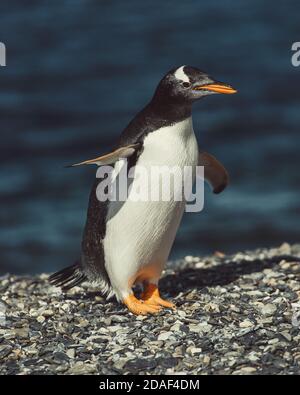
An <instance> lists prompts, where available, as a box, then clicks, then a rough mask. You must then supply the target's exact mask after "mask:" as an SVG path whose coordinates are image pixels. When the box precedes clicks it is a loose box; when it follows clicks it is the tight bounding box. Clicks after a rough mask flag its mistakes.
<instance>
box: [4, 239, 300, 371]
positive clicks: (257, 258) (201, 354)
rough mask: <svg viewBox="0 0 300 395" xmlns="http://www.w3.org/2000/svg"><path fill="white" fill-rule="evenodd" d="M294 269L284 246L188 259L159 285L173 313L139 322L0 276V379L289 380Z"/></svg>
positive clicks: (292, 249) (43, 281) (294, 359)
mask: <svg viewBox="0 0 300 395" xmlns="http://www.w3.org/2000/svg"><path fill="white" fill-rule="evenodd" d="M299 262H300V245H294V246H290V245H288V244H283V245H282V246H281V247H279V248H274V249H269V250H265V249H264V250H257V251H251V252H246V253H237V254H236V255H233V256H224V255H223V254H222V253H216V254H215V255H214V256H211V257H190V256H188V257H186V258H185V259H184V260H181V261H176V262H172V263H170V264H169V265H168V267H167V269H166V271H165V273H164V277H163V278H162V280H161V285H160V286H161V291H162V294H163V295H164V296H165V297H168V298H170V299H172V300H173V301H174V302H175V303H176V305H177V310H176V311H175V312H172V311H170V310H164V311H163V312H162V313H159V314H158V315H156V316H147V317H141V316H140V317H136V316H134V315H132V314H131V313H129V312H128V311H126V310H125V308H124V307H123V306H121V305H119V304H117V303H115V302H114V301H110V302H106V301H105V300H104V299H103V298H102V297H101V295H99V293H97V290H96V289H94V288H91V287H89V286H88V285H85V284H84V286H83V287H76V288H74V289H73V290H72V291H69V293H68V294H63V293H61V291H60V290H59V289H57V288H54V287H52V286H50V285H49V284H48V282H47V275H39V276H36V277H20V276H12V275H6V276H3V277H1V278H0V373H1V374H120V373H121V374H143V373H147V374H173V373H181V374H184V373H191V374H299V373H300V348H299V340H300V301H299V299H300V264H299ZM297 302H298V305H297ZM298 321H299V322H298Z"/></svg>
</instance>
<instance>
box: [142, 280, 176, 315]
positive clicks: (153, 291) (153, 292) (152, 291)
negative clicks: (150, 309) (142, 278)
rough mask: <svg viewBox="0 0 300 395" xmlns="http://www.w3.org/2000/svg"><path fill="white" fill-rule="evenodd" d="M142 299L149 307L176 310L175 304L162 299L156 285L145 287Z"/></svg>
mask: <svg viewBox="0 0 300 395" xmlns="http://www.w3.org/2000/svg"><path fill="white" fill-rule="evenodd" d="M142 299H143V301H144V302H145V304H147V305H151V306H153V305H154V306H163V307H169V308H171V309H175V305H174V304H173V303H171V302H168V301H167V300H164V299H162V298H161V297H160V295H159V291H158V288H157V286H156V285H154V284H147V285H146V286H145V290H144V292H143V294H142Z"/></svg>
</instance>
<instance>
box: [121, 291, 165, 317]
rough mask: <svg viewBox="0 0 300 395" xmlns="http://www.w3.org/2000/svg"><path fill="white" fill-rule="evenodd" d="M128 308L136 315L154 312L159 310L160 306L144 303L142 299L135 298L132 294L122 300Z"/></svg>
mask: <svg viewBox="0 0 300 395" xmlns="http://www.w3.org/2000/svg"><path fill="white" fill-rule="evenodd" d="M123 302H124V304H125V305H126V306H127V308H128V310H129V311H131V312H132V313H133V314H136V315H147V314H149V313H150V314H156V313H158V312H159V311H160V310H161V307H160V306H157V305H152V304H148V303H144V301H143V300H139V299H137V298H136V297H135V296H134V295H133V294H131V295H129V296H128V297H127V298H125V299H124V300H123Z"/></svg>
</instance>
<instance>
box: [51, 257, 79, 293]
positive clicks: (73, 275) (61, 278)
mask: <svg viewBox="0 0 300 395" xmlns="http://www.w3.org/2000/svg"><path fill="white" fill-rule="evenodd" d="M48 280H49V282H50V284H52V285H55V286H56V287H61V288H62V290H63V291H68V290H69V289H71V288H73V287H75V286H76V285H79V284H81V283H82V282H84V281H86V280H87V277H86V275H85V274H84V273H83V272H82V268H81V266H80V264H79V263H75V264H74V265H71V266H68V267H66V268H65V269H62V270H60V271H59V272H56V273H54V274H52V275H51V276H50V277H49V279H48Z"/></svg>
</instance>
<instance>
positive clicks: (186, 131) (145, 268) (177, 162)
mask: <svg viewBox="0 0 300 395" xmlns="http://www.w3.org/2000/svg"><path fill="white" fill-rule="evenodd" d="M197 161H198V145H197V141H196V138H195V135H194V131H193V126H192V120H191V118H189V119H186V120H184V121H181V122H178V123H177V124H175V125H173V126H167V127H163V128H161V129H159V130H157V131H155V132H152V133H150V134H149V135H148V136H147V137H146V138H145V140H144V149H143V152H142V154H141V155H140V157H139V159H138V163H137V165H138V166H143V169H145V171H146V172H147V173H148V174H149V177H145V178H140V179H139V181H137V180H136V179H134V180H133V185H132V188H133V189H135V187H136V186H137V185H136V183H137V182H138V183H139V185H138V189H143V188H145V189H146V188H148V185H149V184H148V180H149V179H150V172H151V169H153V166H167V167H168V168H169V167H174V166H178V169H183V167H184V166H193V167H195V166H196V165H197ZM143 180H144V181H143ZM143 182H145V185H144V186H143ZM146 183H147V185H146ZM155 187H158V186H155V185H152V184H151V188H155ZM171 196H172V195H171ZM184 207H185V201H184V200H182V201H175V200H174V196H172V199H171V200H170V201H162V200H159V201H151V199H150V200H148V201H132V200H131V199H130V194H129V198H128V199H127V200H126V201H125V202H110V203H109V210H108V215H107V225H106V235H105V238H104V254H105V265H106V269H107V272H108V274H109V277H110V280H111V283H112V286H113V288H114V291H115V293H116V295H117V297H118V298H124V297H126V296H127V294H128V292H129V290H130V288H131V287H132V285H133V284H134V283H135V282H137V281H143V279H146V278H147V279H149V278H150V277H151V278H153V279H158V278H159V277H160V274H161V271H162V269H163V267H164V264H165V262H166V260H167V258H168V255H169V252H170V249H171V247H172V244H173V242H174V238H175V236H176V232H177V229H178V226H179V224H180V221H181V218H182V214H183V212H184Z"/></svg>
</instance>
